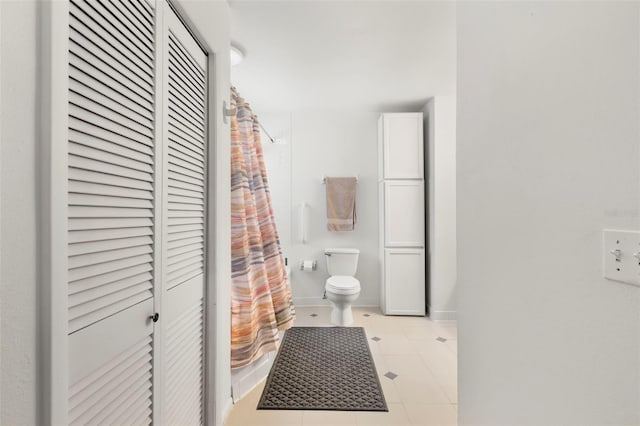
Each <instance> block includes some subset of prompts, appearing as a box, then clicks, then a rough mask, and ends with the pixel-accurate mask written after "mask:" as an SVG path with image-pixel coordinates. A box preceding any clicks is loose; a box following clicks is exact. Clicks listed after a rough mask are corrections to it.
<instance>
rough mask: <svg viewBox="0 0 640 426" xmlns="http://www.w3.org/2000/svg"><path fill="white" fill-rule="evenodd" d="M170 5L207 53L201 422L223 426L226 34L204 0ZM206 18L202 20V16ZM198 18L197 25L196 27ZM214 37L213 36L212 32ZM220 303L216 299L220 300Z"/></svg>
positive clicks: (227, 367)
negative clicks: (205, 10) (215, 28)
mask: <svg viewBox="0 0 640 426" xmlns="http://www.w3.org/2000/svg"><path fill="white" fill-rule="evenodd" d="M170 4H171V6H172V7H173V9H174V11H175V12H176V14H177V15H178V16H179V17H180V18H181V19H182V20H183V21H184V23H185V26H187V28H189V30H190V31H191V32H192V35H193V36H194V37H195V39H196V40H197V41H198V43H199V44H200V46H201V47H202V49H203V50H204V51H205V52H206V53H207V57H208V63H207V77H208V79H209V80H208V85H207V90H208V99H207V108H208V111H207V112H208V117H207V131H208V161H209V171H210V173H209V175H208V177H207V199H208V201H207V209H208V213H207V222H208V223H209V225H210V226H209V228H208V231H207V237H206V241H207V243H206V247H205V250H206V251H207V253H208V256H207V265H206V269H207V278H206V280H207V281H206V290H207V291H206V299H207V300H206V304H207V308H206V312H205V317H206V325H205V329H206V342H205V345H206V353H207V355H206V367H205V376H206V379H205V398H206V399H205V404H206V405H205V424H206V425H210V426H214V425H215V426H222V425H223V423H224V420H225V419H226V416H227V415H228V413H229V411H230V409H231V406H232V405H233V400H232V399H231V362H230V352H229V350H230V342H231V330H230V328H229V327H230V321H229V318H230V316H231V305H230V286H231V254H230V247H231V212H230V209H231V204H230V193H229V188H230V179H231V170H230V167H231V166H230V158H231V156H230V144H229V138H230V134H231V133H230V127H229V125H228V124H224V120H223V112H222V101H223V99H227V100H228V99H229V96H230V87H229V83H228V75H229V70H230V65H229V46H230V40H229V37H230V34H229V33H228V32H226V31H227V29H226V28H224V29H220V30H219V33H218V35H219V34H220V33H224V38H226V39H225V40H218V39H216V40H213V39H211V37H209V38H207V37H205V33H206V32H207V30H206V29H205V28H204V25H211V23H210V21H211V19H210V18H209V17H206V16H204V15H202V14H198V11H201V10H202V9H201V7H205V5H204V3H202V2H193V1H187V0H171V1H170ZM210 4H211V6H207V7H211V8H213V7H215V8H216V9H220V11H221V12H222V9H225V10H224V13H225V14H226V17H225V18H227V19H228V18H229V14H228V13H229V11H228V5H226V2H224V3H223V2H211V3H210ZM203 18H204V19H205V20H204V21H203V20H202V19H203ZM198 22H200V26H199V25H198ZM216 37H217V35H216ZM218 301H220V302H219V303H218Z"/></svg>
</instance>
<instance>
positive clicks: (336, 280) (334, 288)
mask: <svg viewBox="0 0 640 426" xmlns="http://www.w3.org/2000/svg"><path fill="white" fill-rule="evenodd" d="M325 289H326V290H327V291H329V292H331V293H333V294H345V295H349V294H357V293H359V292H360V281H358V279H357V278H355V277H350V276H347V275H335V276H333V277H329V278H328V279H327V284H326V285H325Z"/></svg>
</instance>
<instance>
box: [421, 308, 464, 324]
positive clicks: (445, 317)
mask: <svg viewBox="0 0 640 426" xmlns="http://www.w3.org/2000/svg"><path fill="white" fill-rule="evenodd" d="M428 316H429V318H430V319H431V320H433V321H457V320H458V311H432V310H431V306H429V315H428Z"/></svg>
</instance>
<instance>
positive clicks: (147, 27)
mask: <svg viewBox="0 0 640 426" xmlns="http://www.w3.org/2000/svg"><path fill="white" fill-rule="evenodd" d="M100 3H102V4H109V5H111V6H113V13H115V14H118V13H119V14H120V20H121V22H122V23H123V25H124V26H125V27H127V28H128V29H129V31H130V32H131V34H133V36H134V37H136V38H137V39H138V40H139V41H140V42H142V43H151V44H153V30H152V28H153V26H152V23H151V22H149V21H147V20H146V19H144V18H143V17H141V16H140V13H138V12H137V10H136V11H135V12H133V13H132V12H131V7H134V6H131V5H127V4H124V3H123V2H121V1H112V0H100ZM125 3H128V2H125ZM151 53H152V54H153V52H151Z"/></svg>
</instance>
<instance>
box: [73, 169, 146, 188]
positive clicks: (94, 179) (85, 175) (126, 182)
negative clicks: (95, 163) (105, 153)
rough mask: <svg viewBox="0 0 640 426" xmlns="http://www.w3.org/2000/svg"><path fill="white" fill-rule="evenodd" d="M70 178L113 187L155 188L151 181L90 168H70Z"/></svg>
mask: <svg viewBox="0 0 640 426" xmlns="http://www.w3.org/2000/svg"><path fill="white" fill-rule="evenodd" d="M69 180H70V181H74V182H88V183H96V184H104V185H109V186H113V187H120V188H131V189H142V190H146V191H151V190H153V185H151V183H150V182H145V181H140V180H137V179H129V178H125V177H120V176H114V175H107V174H104V173H98V172H94V171H90V170H82V169H77V168H76V169H72V170H69Z"/></svg>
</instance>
